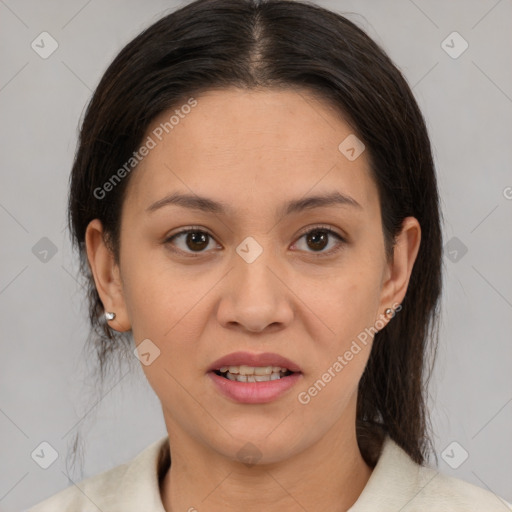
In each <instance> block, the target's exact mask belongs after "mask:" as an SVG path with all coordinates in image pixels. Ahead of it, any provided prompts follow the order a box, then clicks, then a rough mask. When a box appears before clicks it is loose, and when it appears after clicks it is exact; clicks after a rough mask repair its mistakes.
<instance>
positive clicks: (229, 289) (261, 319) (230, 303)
mask: <svg viewBox="0 0 512 512" xmlns="http://www.w3.org/2000/svg"><path fill="white" fill-rule="evenodd" d="M271 252H272V251H270V250H263V251H262V252H261V254H260V255H259V256H258V257H257V258H256V259H255V260H254V261H252V262H249V261H250V260H246V259H244V258H243V257H241V256H239V255H238V254H235V256H234V258H233V265H234V268H232V270H231V271H230V272H229V274H228V275H227V276H226V279H225V280H224V282H223V288H222V294H221V299H220V304H219V307H218V310H217V316H218V320H219V322H220V323H221V325H223V326H224V327H227V328H233V327H235V326H238V327H240V328H243V329H244V330H246V331H249V332H263V331H264V330H265V329H267V330H268V329H270V330H272V331H274V330H279V329H282V328H284V327H286V326H287V325H289V324H290V322H291V321H292V319H293V316H294V308H293V298H294V295H293V293H292V291H291V290H290V287H289V283H287V282H286V273H285V272H284V271H283V269H282V267H280V265H279V262H277V260H276V258H271V254H270V253H271Z"/></svg>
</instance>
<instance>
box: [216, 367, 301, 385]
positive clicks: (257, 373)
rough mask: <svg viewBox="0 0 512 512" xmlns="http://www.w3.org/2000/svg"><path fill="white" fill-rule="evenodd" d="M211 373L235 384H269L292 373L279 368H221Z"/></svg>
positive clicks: (286, 369)
mask: <svg viewBox="0 0 512 512" xmlns="http://www.w3.org/2000/svg"><path fill="white" fill-rule="evenodd" d="M213 372H214V373H215V374H216V375H218V376H219V377H224V378H226V379H229V380H234V381H237V382H269V381H273V380H279V379H282V378H283V377H288V376H289V375H292V374H293V373H296V372H292V371H291V370H289V369H288V368H283V367H281V366H247V365H238V366H222V367H221V368H219V369H218V370H213Z"/></svg>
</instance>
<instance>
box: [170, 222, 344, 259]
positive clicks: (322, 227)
mask: <svg viewBox="0 0 512 512" xmlns="http://www.w3.org/2000/svg"><path fill="white" fill-rule="evenodd" d="M316 231H320V232H325V233H327V234H328V235H332V236H334V237H336V238H337V239H338V240H339V242H340V243H339V244H338V245H337V246H336V247H335V248H333V249H330V250H329V251H327V252H318V253H315V252H310V253H309V254H311V255H313V256H314V257H315V258H322V257H327V256H332V255H333V254H335V253H337V252H338V251H339V250H340V249H341V248H342V246H343V245H344V244H345V243H347V241H346V240H345V238H343V237H342V236H341V235H340V234H338V233H337V232H336V231H333V230H332V229H331V226H327V225H318V226H315V227H313V228H311V229H309V230H308V231H305V232H303V233H302V234H301V235H300V236H299V238H298V240H300V239H301V238H302V237H304V236H305V235H309V234H310V233H314V232H316ZM189 233H203V234H205V235H207V236H209V237H210V238H211V239H213V240H215V238H214V237H213V235H211V234H210V233H208V231H205V230H204V229H203V228H201V227H199V226H191V227H189V228H187V229H184V230H182V231H179V232H178V233H175V234H174V235H172V236H170V237H168V238H167V239H165V240H164V244H166V245H172V241H173V240H174V239H175V238H177V237H178V236H181V235H186V234H189ZM171 250H172V251H174V252H180V253H182V254H186V255H187V257H192V258H197V257H199V256H202V255H204V254H205V252H208V251H201V252H196V253H194V252H192V253H190V252H185V251H183V250H181V249H176V248H171Z"/></svg>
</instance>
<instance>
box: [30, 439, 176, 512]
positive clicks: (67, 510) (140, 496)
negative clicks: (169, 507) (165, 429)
mask: <svg viewBox="0 0 512 512" xmlns="http://www.w3.org/2000/svg"><path fill="white" fill-rule="evenodd" d="M167 443H168V438H167V437H165V438H163V439H160V440H158V441H156V442H154V443H152V444H151V445H150V446H148V447H146V448H145V449H144V450H143V451H141V452H140V453H139V454H138V455H137V456H136V457H135V458H133V459H132V460H131V461H129V462H127V463H125V464H121V465H119V466H116V467H114V468H112V469H109V470H107V471H104V472H102V473H99V474H97V475H94V476H92V477H89V478H87V479H85V480H82V481H81V482H79V483H73V484H72V485H70V486H69V487H67V488H66V489H64V490H62V491H60V492H58V493H56V494H54V495H53V496H50V497H49V498H47V499H45V500H44V501H41V502H40V503H38V504H36V505H35V506H33V507H32V508H30V509H28V510H27V511H26V512H55V511H59V512H77V511H78V510H80V512H98V510H105V511H107V510H108V511H109V512H117V511H123V512H125V511H126V512H128V511H132V510H139V509H140V508H141V504H147V505H153V508H148V509H147V510H155V511H158V512H160V508H159V507H160V506H161V500H160V491H159V483H158V474H159V470H160V468H161V467H162V462H163V460H164V459H163V457H164V456H165V454H166V453H167V452H166V450H165V447H166V446H168V444H167ZM143 508H144V507H143ZM162 510H163V509H162Z"/></svg>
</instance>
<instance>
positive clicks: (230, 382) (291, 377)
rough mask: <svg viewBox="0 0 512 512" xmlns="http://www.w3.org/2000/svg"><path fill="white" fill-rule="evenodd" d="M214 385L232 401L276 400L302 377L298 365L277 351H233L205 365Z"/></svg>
mask: <svg viewBox="0 0 512 512" xmlns="http://www.w3.org/2000/svg"><path fill="white" fill-rule="evenodd" d="M207 375H208V376H209V377H210V379H211V382H212V383H213V385H214V388H215V389H216V390H217V391H218V392H220V393H221V394H222V395H223V396H224V397H225V398H228V399H229V400H230V401H232V402H236V403H243V404H263V403H268V402H272V401H275V400H277V399H279V398H280V397H281V396H283V395H284V394H285V393H287V392H288V391H289V390H291V389H292V388H293V387H294V386H295V385H296V384H297V383H298V382H299V381H300V379H301V378H302V377H303V375H302V370H301V368H300V367H299V366H298V365H297V364H295V363H294V362H292V361H290V360H289V359H287V358H285V357H282V356H280V355H278V354H270V353H263V354H253V353H249V352H236V353H233V354H229V355H227V356H225V357H222V358H221V359H218V360H217V361H215V362H214V363H213V364H212V365H211V366H210V368H209V369H208V372H207Z"/></svg>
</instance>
